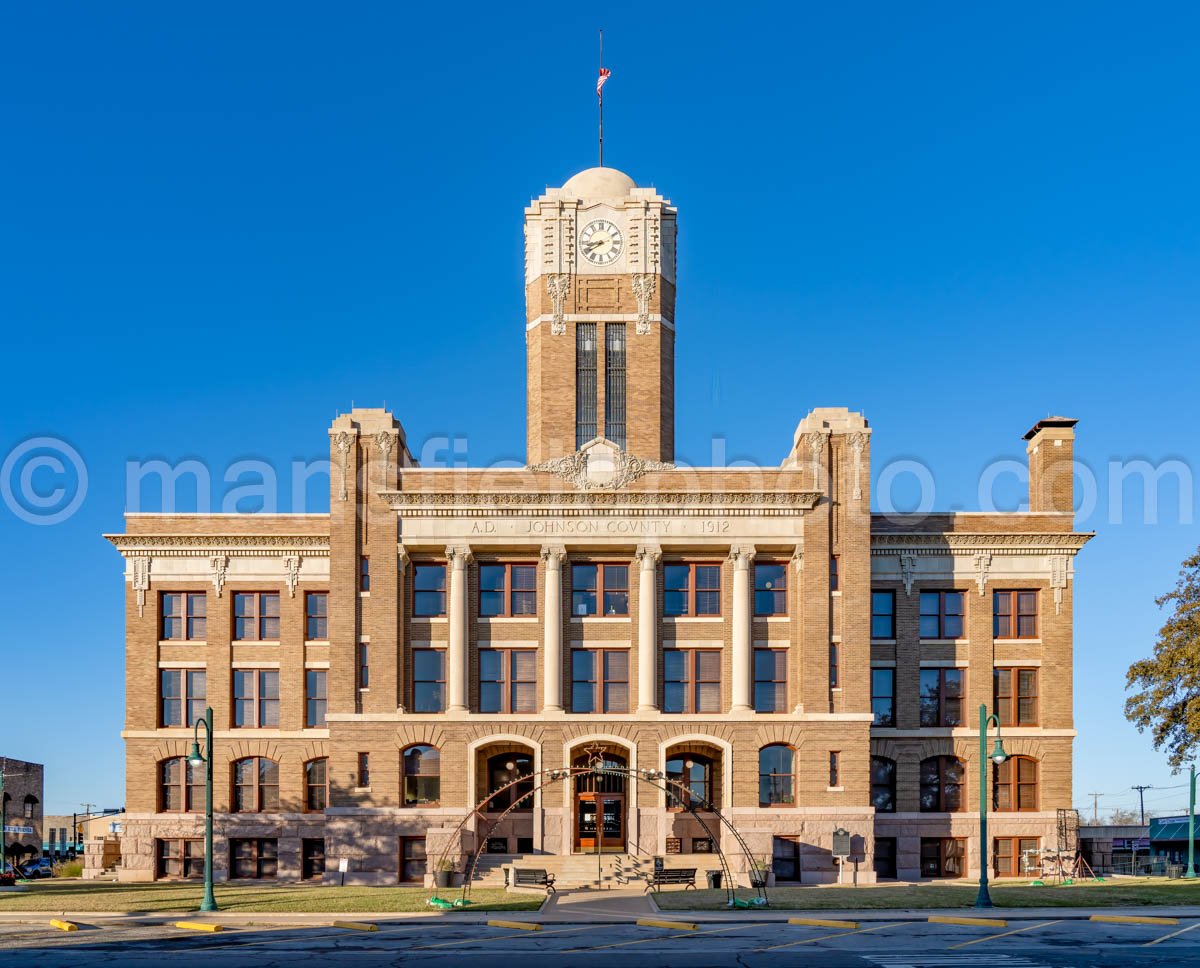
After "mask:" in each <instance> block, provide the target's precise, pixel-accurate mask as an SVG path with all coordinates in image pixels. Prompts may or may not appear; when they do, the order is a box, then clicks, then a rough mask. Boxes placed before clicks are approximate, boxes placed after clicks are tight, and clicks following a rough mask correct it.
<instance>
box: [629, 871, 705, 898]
mask: <svg viewBox="0 0 1200 968" xmlns="http://www.w3.org/2000/svg"><path fill="white" fill-rule="evenodd" d="M664 884H683V885H685V886H684V890H685V891H686V890H687V889H688V888H689V887H690V888H692V889H693V890H695V888H696V868H694V867H664V868H663V869H662V870H660V871H653V872H652V873H651V874H650V876H649V877H647V878H646V890H645V891H643V892H642V893H648V892H649V891H657V890H658V889H659V888H660V887H662V886H663V885H664Z"/></svg>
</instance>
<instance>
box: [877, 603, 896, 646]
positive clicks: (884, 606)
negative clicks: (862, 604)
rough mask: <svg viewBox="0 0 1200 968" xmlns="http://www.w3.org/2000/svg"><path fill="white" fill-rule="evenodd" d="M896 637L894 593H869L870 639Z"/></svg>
mask: <svg viewBox="0 0 1200 968" xmlns="http://www.w3.org/2000/svg"><path fill="white" fill-rule="evenodd" d="M895 637H896V593H895V592H871V638H873V639H894V638H895Z"/></svg>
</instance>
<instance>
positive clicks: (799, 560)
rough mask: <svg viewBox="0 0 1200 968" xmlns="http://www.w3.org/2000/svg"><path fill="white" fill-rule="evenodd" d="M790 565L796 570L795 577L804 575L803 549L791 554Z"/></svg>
mask: <svg viewBox="0 0 1200 968" xmlns="http://www.w3.org/2000/svg"><path fill="white" fill-rule="evenodd" d="M792 564H793V565H794V566H795V568H796V574H797V575H802V574H804V549H803V548H797V549H796V551H795V553H793V555H792Z"/></svg>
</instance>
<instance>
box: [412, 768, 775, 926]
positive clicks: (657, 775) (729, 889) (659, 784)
mask: <svg viewBox="0 0 1200 968" xmlns="http://www.w3.org/2000/svg"><path fill="white" fill-rule="evenodd" d="M585 752H586V753H588V754H589V759H588V765H587V766H567V767H562V768H559V769H552V770H538V771H536V772H533V773H526V774H524V775H523V776H519V777H517V778H516V779H514V780H510V781H509V782H508V783H506V784H504V786H502V787H499V788H497V789H495V790H493V791H491V793H489V794H488V795H487V796H486V797H484V799H482V800H481V801H480V802H479V803H477V804H476V805H475V806H474V807H473V808H472V809H471V811H470V812H469V813H468V814H467V815H466V816H465V817H463V818H462V820H461V821H459V823H458V826H457V827H455V828H454V832H453V833H452V835H451V837H450V838H449V840H448V841H447V843H446V846H445V847H444V848H443V849H442V852H441V854H439V855H438V859H437V864H436V865H435V866H434V870H435V871H439V870H444V869H447V865H448V863H449V862H450V855H451V853H458V852H459V851H458V844H459V842H460V837H461V834H462V830H463V828H464V827H465V826H466V825H467V824H468V823H469V822H470V821H471V819H472V818H477V819H478V820H480V821H482V822H483V823H487V822H488V818H487V817H485V816H484V810H483V808H484V807H486V806H487V805H488V804H489V803H491V802H492V800H494V799H495V798H496V797H497V796H499V795H500V794H502V793H505V792H507V791H509V790H513V789H514V788H515V787H517V786H519V785H521V784H528V783H529V781H530V780H533V781H534V785H533V788H532V789H530V790H528V791H527V792H526V793H524V794H523V795H522V796H520V797H519V798H518V799H516V800H514V801H513V802H512V803H511V804H510V805H509V806H508V808H507V809H505V810H504V812H503V813H501V814H500V816H499V817H497V818H495V820H494V821H493V826H498V825H499V824H500V823H501V822H503V821H504V819H505V818H506V817H507V816H508V815H509V814H510V813H512V811H513V810H515V809H516V808H517V806H518V805H519V804H522V803H525V802H526V801H528V800H530V798H531V797H532V796H533V795H534V794H535V793H537V792H538V791H540V790H543V789H545V788H546V787H548V786H551V785H552V784H554V783H560V782H561V783H564V784H567V783H569V782H570V781H571V780H573V779H574V778H576V777H582V776H596V777H599V776H615V777H624V778H625V779H630V780H636V781H637V782H638V783H642V784H645V785H646V786H649V787H652V788H653V789H655V790H659V791H661V792H663V793H666V794H668V795H671V794H672V793H673V792H675V793H677V794H679V795H678V796H677V797H676V799H677V801H678V802H679V803H680V804H682V805H684V807H685V809H686V810H687V812H688V813H689V814H691V816H692V818H693V819H694V820H695V821H696V822H697V823H699V824H700V826H701V827H702V828H703V829H704V832H705V833H706V834H707V835H708V837H709V839H710V840H711V841H712V845H713V848H714V849H715V850H716V852H717V855H718V858H719V860H720V862H721V871H722V875H723V876H722V880H723V883H724V885H725V894H726V898H727V903H728V905H729V906H730V907H735V906H737V907H741V906H755V907H759V906H765V905H767V904H768V903H769V901H768V898H767V888H766V879H765V878H763V879H762V880H763V883H761V884H758V885H754V883H753V881H754V878H753V875H751V887H750V888H748V889H744V890H748V891H752V892H753V894H754V897H753V898H752V899H750V900H749V901H742V900H740V899H739V898H738V896H737V891H738V888H737V886H736V882H735V880H734V876H733V870H732V869H731V868H730V866H729V861H728V859H727V858H726V856H725V851H724V850H722V849H721V838H720V837H719V836H717V835H716V833H719V830H718V831H717V832H714V830H713V828H712V827H710V826H709V824H708V822H707V821H706V820H705V819H704V818H703V817H702V816H700V814H699V813H698V812H697V811H696V804H695V802H694V801H696V800H697V798H696V796H695V794H694V793H693V792H692V791H691V789H690V788H688V787H686V786H684V785H683V784H682V783H679V782H678V781H676V780H672V779H670V778H669V777H668V776H666V774H665V773H663V771H662V770H653V769H641V770H631V769H629V768H628V767H620V766H616V765H613V764H611V763H608V762H606V761H605V758H604V757H605V753H606V752H607V750H606V749H605V748H603V747H594V746H593V747H588V748H587V749H586V750H585ZM672 788H673V789H672ZM699 805H700V807H702V808H703V809H704V810H705V812H707V813H711V814H713V815H715V816H716V818H717V819H718V820H719V821H720V825H721V827H724V829H725V830H728V831H729V833H730V834H731V835H732V836H733V838H734V840H736V841H737V844H738V846H739V847H740V848H741V851H742V854H743V855H744V856H745V858H746V862H747V867H746V869H747V870H748V871H751V872H753V871H754V870H755V860H754V855H753V854H751V853H750V848H749V847H748V846H747V845H746V841H745V839H744V838H743V837H742V835H741V834H740V833H739V832H738V830H737V828H736V827H735V826H734V825H733V824H732V823H730V822H729V820H728V818H727V817H726V816H725V815H724V814H723V813H721V811H720V810H718V809H717V808H716V807H715V806H714V805H713V804H712V803H711V802H709V801H708V800H705V799H703V798H699ZM477 839H478V841H479V843H478V845H477V846H476V848H475V852H474V853H473V854H472V855H471V863H470V866H469V867H467V868H466V869H465V870H464V871H463V884H462V897H461V899H460V900H461V904H463V905H465V904H466V903H467V902H468V899H469V895H470V893H471V884H472V882H473V881H474V880H475V870H476V867H477V866H478V864H479V857H480V855H481V854H482V853H483V849H484V847H485V846H486V845H487V839H486V838H485V837H478V838H477Z"/></svg>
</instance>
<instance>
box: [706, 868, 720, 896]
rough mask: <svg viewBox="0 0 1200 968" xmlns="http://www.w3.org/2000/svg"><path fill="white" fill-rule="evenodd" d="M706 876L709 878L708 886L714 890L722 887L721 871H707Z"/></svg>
mask: <svg viewBox="0 0 1200 968" xmlns="http://www.w3.org/2000/svg"><path fill="white" fill-rule="evenodd" d="M704 876H705V877H707V878H708V886H709V887H711V888H712V889H713V890H717V891H719V890H720V889H721V871H705V872H704Z"/></svg>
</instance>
